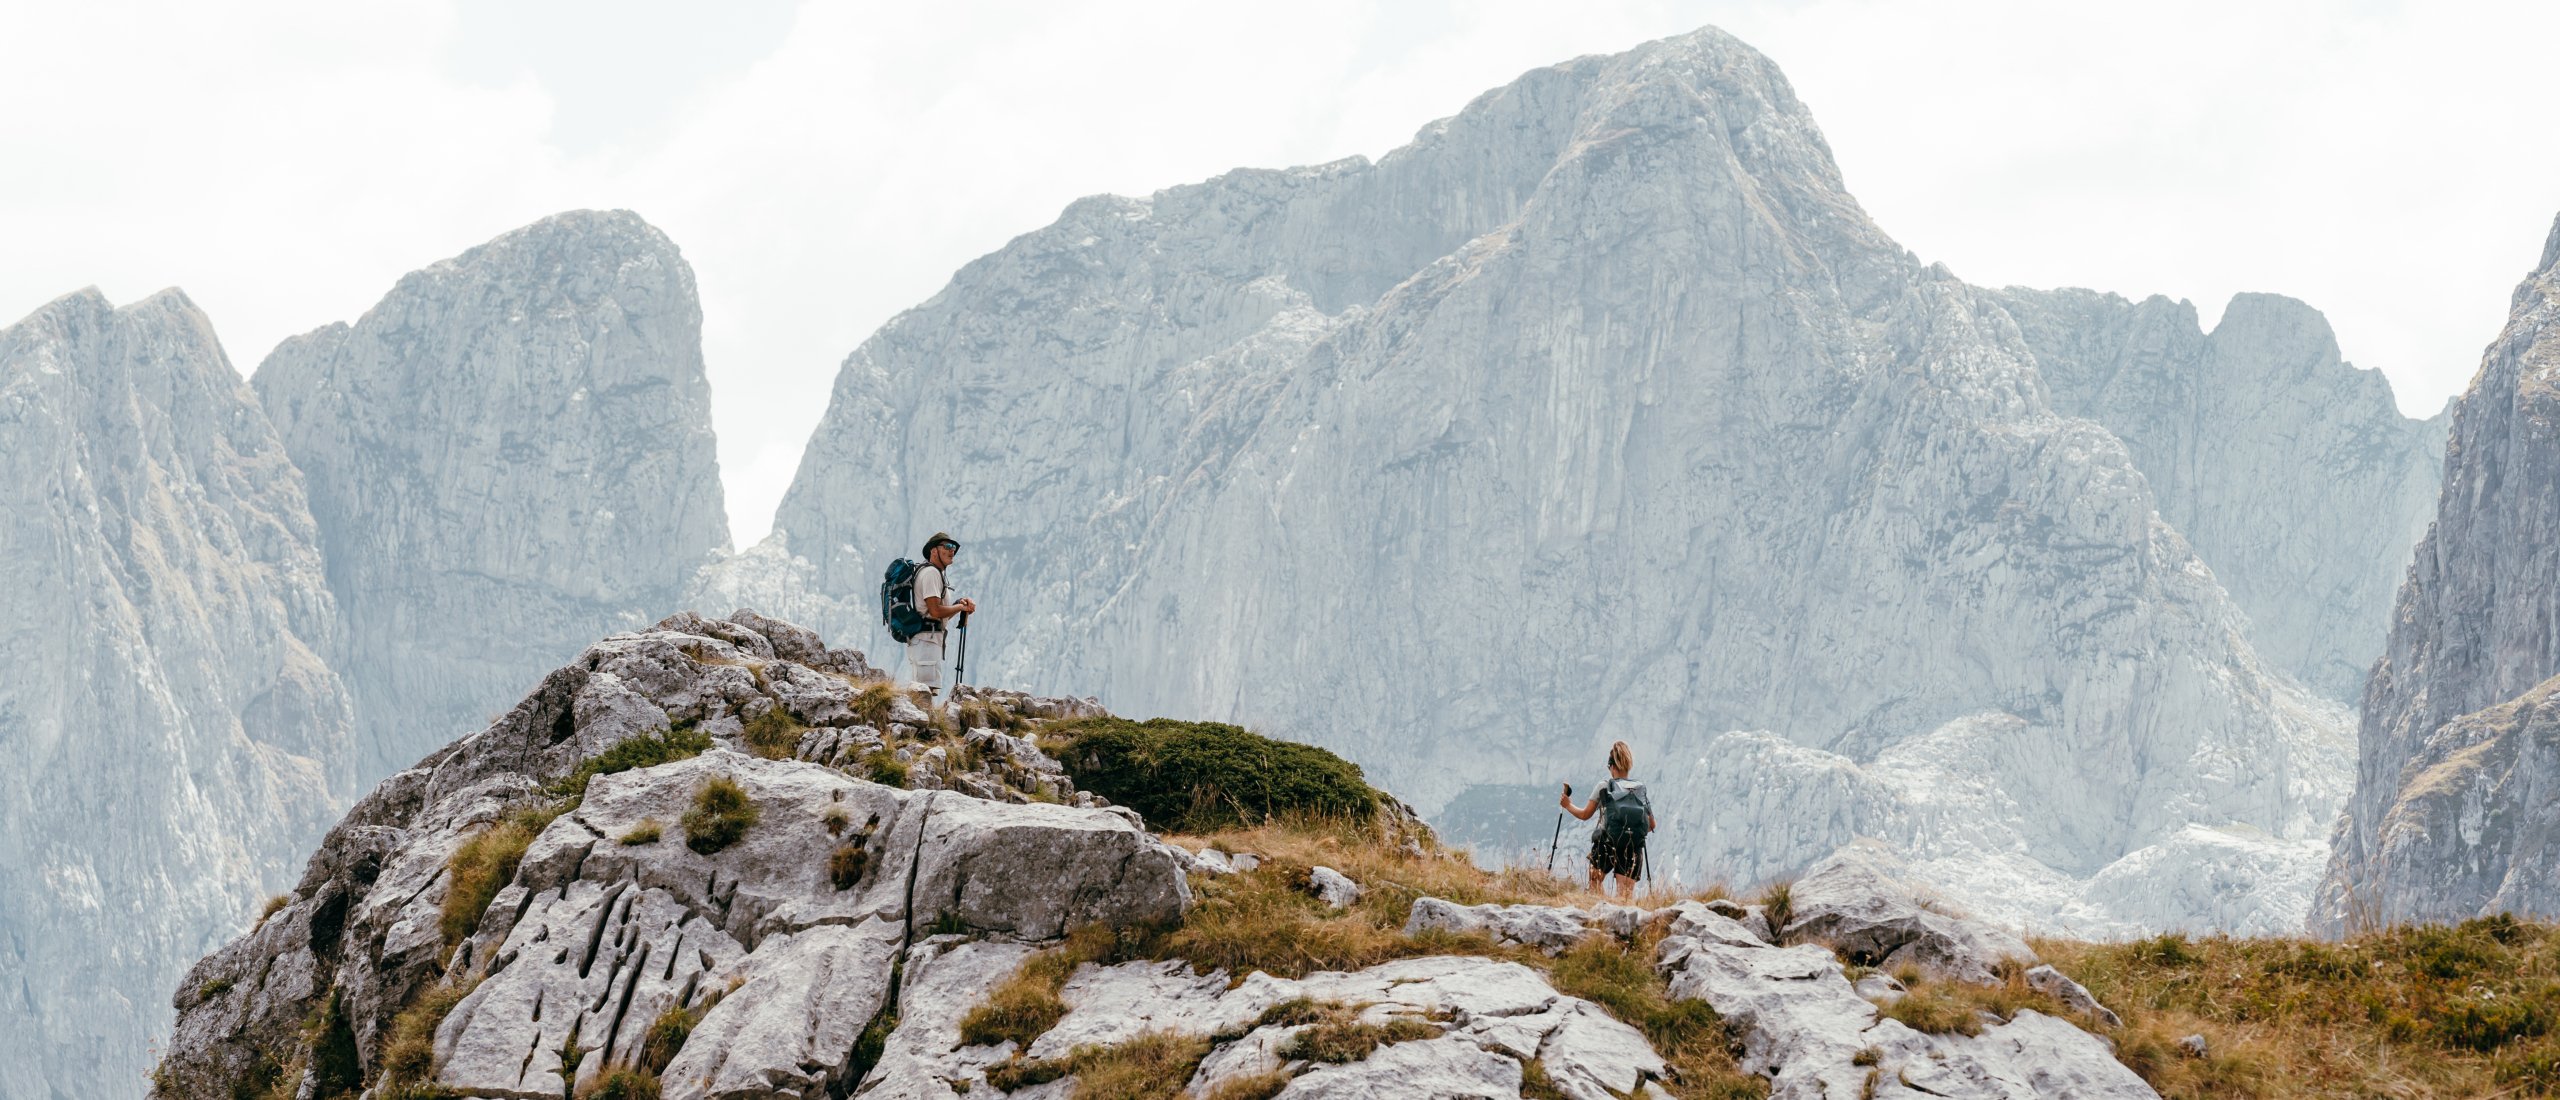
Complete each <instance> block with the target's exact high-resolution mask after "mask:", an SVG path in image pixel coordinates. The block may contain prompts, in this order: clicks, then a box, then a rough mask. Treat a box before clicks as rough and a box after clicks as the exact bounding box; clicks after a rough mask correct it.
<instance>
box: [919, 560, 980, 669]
mask: <svg viewBox="0 0 2560 1100" xmlns="http://www.w3.org/2000/svg"><path fill="white" fill-rule="evenodd" d="M959 556H960V540H958V539H955V538H952V537H951V536H950V535H947V534H944V533H942V532H940V531H936V532H934V533H933V537H932V538H929V539H926V540H925V541H924V567H923V568H921V569H918V570H916V580H915V584H916V603H915V605H916V609H917V610H920V611H922V612H924V616H925V619H926V620H927V622H928V623H929V624H930V625H928V626H927V627H926V628H925V629H924V630H923V631H921V632H919V633H918V634H916V635H915V636H914V637H912V638H909V639H907V668H908V670H909V671H910V672H912V673H914V675H915V681H916V682H917V683H919V684H923V685H924V686H925V690H927V691H939V690H941V687H942V640H943V638H944V637H945V636H947V635H948V634H949V633H950V620H952V619H954V618H957V617H959V616H962V615H966V614H968V613H970V612H972V611H975V610H977V609H978V601H976V600H964V599H953V598H951V597H952V596H953V593H952V591H951V580H950V571H951V559H953V558H956V557H959Z"/></svg>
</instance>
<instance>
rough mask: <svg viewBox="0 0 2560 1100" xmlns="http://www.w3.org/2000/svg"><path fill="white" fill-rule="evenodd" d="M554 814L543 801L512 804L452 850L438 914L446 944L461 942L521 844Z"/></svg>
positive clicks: (508, 877)
mask: <svg viewBox="0 0 2560 1100" xmlns="http://www.w3.org/2000/svg"><path fill="white" fill-rule="evenodd" d="M558 816H560V811H559V810H557V809H552V808H547V807H541V808H532V809H524V810H518V811H516V812H515V813H512V814H509V815H507V816H506V817H504V818H502V819H500V820H499V821H498V822H497V823H496V824H493V825H490V826H489V827H488V828H485V829H482V830H480V831H479V832H477V833H474V834H472V836H471V839H469V840H465V841H463V842H462V846H461V847H458V848H455V849H454V850H453V855H452V856H450V857H448V858H447V859H446V860H445V888H444V905H443V907H442V910H441V915H440V917H439V919H438V930H439V931H441V932H443V933H444V943H445V946H446V947H452V946H453V945H455V944H458V943H461V942H462V941H463V940H464V939H465V938H467V937H469V936H470V935H471V930H472V929H473V928H476V927H478V926H479V924H480V914H481V912H482V911H483V910H486V909H487V908H489V900H490V899H491V898H495V897H497V896H498V891H499V889H501V888H503V887H504V886H506V884H507V883H508V882H510V881H513V880H514V879H515V877H516V867H517V866H518V865H520V864H522V863H523V862H524V850H525V849H526V848H528V847H531V846H532V844H533V838H534V837H536V836H538V835H540V834H541V833H542V830H543V828H544V827H545V826H547V825H549V824H551V821H552V819H553V818H556V817H558Z"/></svg>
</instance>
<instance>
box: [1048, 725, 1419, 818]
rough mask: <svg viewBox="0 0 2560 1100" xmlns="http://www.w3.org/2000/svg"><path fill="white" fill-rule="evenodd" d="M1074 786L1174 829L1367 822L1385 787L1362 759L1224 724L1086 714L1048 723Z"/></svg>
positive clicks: (1057, 752)
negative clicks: (1372, 778) (1374, 782)
mask: <svg viewBox="0 0 2560 1100" xmlns="http://www.w3.org/2000/svg"><path fill="white" fill-rule="evenodd" d="M1042 734H1043V736H1044V737H1046V738H1051V739H1053V740H1051V742H1050V743H1051V744H1052V745H1054V746H1056V747H1055V748H1054V749H1053V750H1052V752H1051V755H1053V756H1056V757H1057V758H1058V760H1059V762H1060V763H1062V764H1065V765H1066V768H1067V774H1068V775H1069V776H1070V777H1071V778H1073V779H1074V780H1075V783H1076V786H1077V787H1078V788H1080V789H1083V790H1088V791H1092V792H1094V793H1095V794H1098V795H1101V796H1102V797H1104V798H1108V799H1110V800H1111V801H1112V802H1114V803H1117V804H1119V805H1122V806H1127V807H1129V808H1130V809H1133V810H1136V811H1138V813H1139V814H1140V815H1141V816H1143V817H1145V818H1146V819H1147V823H1148V825H1150V826H1151V827H1153V828H1155V829H1157V830H1160V831H1164V832H1174V833H1201V832H1208V831H1211V830H1215V829H1223V828H1228V827H1232V826H1248V825H1258V824H1261V823H1263V822H1265V821H1271V820H1284V821H1327V820H1330V821H1348V822H1353V823H1356V824H1359V825H1362V826H1366V825H1367V824H1368V823H1369V822H1370V821H1371V820H1372V819H1373V818H1374V817H1375V816H1376V813H1377V808H1378V792H1377V791H1375V790H1373V789H1371V788H1370V786H1369V784H1368V782H1367V781H1366V780H1365V779H1363V778H1362V777H1361V774H1360V766H1359V765H1357V764H1353V763H1352V762H1350V761H1348V760H1344V759H1343V758H1341V757H1339V756H1335V755H1334V754H1332V753H1330V752H1326V751H1325V750H1323V749H1320V748H1317V747H1315V746H1313V745H1301V744H1298V743H1297V742H1294V741H1279V740H1274V739H1272V738H1268V737H1264V736H1262V735H1260V734H1257V733H1254V732H1252V731H1250V730H1246V729H1242V728H1239V727H1236V726H1230V725H1226V724H1224V723H1220V722H1181V721H1176V720H1173V719H1170V718H1154V719H1149V720H1147V721H1144V722H1133V721H1130V720H1129V719H1126V718H1109V717H1104V718H1079V719H1075V720H1072V721H1067V722H1059V723H1055V724H1052V725H1050V726H1048V727H1046V728H1044V729H1043V730H1042Z"/></svg>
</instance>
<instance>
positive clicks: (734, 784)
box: [684, 775, 757, 856]
mask: <svg viewBox="0 0 2560 1100" xmlns="http://www.w3.org/2000/svg"><path fill="white" fill-rule="evenodd" d="M756 817H757V813H756V804H755V803H754V802H753V801H751V800H750V799H748V798H747V792H746V789H745V788H743V787H740V786H738V781H737V780H734V779H731V778H729V777H728V776H725V775H718V776H713V777H711V778H710V779H707V780H704V781H703V784H702V786H701V787H699V788H697V789H696V790H695V791H694V792H693V807H692V808H691V809H688V810H686V811H685V812H684V846H685V847H687V848H691V849H693V850H694V851H695V852H697V853H699V854H702V855H706V856H707V855H710V854H712V853H714V852H718V851H720V850H721V849H723V848H727V847H728V846H730V845H732V844H735V843H737V842H738V839H739V838H740V837H743V836H746V835H747V830H748V829H751V828H754V827H755V823H756Z"/></svg>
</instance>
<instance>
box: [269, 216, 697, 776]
mask: <svg viewBox="0 0 2560 1100" xmlns="http://www.w3.org/2000/svg"><path fill="white" fill-rule="evenodd" d="M701 327H702V311H701V306H700V305H699V303H698V302H697V301H696V298H695V294H694V284H693V272H692V269H691V268H690V267H688V266H687V265H686V264H685V261H684V258H683V257H682V256H681V255H679V254H678V253H677V251H676V247H675V244H674V243H673V242H671V241H669V240H668V239H667V238H666V236H665V235H664V234H662V233H660V232H658V231H657V230H656V229H654V228H652V227H650V226H649V225H648V224H647V223H645V222H642V221H641V220H640V219H639V218H638V217H637V216H635V215H632V214H630V213H627V212H620V211H616V212H609V213H596V212H585V211H581V212H575V213H568V214H561V215H557V216H555V217H551V218H547V219H544V220H543V221H540V222H537V223H535V224H533V225H530V226H527V227H525V228H523V229H519V230H516V231H515V232H512V233H509V234H507V235H505V236H502V237H499V238H498V239H496V240H494V241H491V242H489V243H488V244H485V245H482V246H480V247H478V248H474V249H472V250H471V251H469V252H465V253H463V254H462V255H460V256H457V257H454V258H453V259H450V260H446V261H444V262H441V263H438V264H435V265H433V266H430V267H428V268H426V269H424V270H421V271H417V272H413V273H411V274H410V275H408V276H407V277H405V278H403V279H401V281H400V283H399V285H398V286H396V287H394V288H393V289H392V291H391V292H390V293H389V294H388V295H386V296H385V297H384V298H383V300H382V301H381V303H380V304H378V305H376V306H375V307H374V308H373V309H372V310H371V311H369V312H367V313H366V314H365V315H364V317H363V318H361V319H359V320H357V321H356V322H355V323H354V324H352V325H348V324H333V325H330V326H328V327H326V328H322V329H319V330H316V331H313V332H310V333H307V334H305V335H302V336H298V337H295V338H293V339H291V340H288V341H286V342H285V343H284V344H283V345H282V346H279V347H278V348H276V350H275V351H274V353H273V354H271V355H269V356H268V357H267V360H266V362H264V363H263V364H261V365H260V366H259V368H258V373H257V377H256V379H255V380H254V385H255V386H256V388H257V392H258V396H259V399H260V400H261V401H263V402H264V404H265V407H266V410H267V415H268V416H269V417H271V418H272V419H273V420H274V421H275V423H276V427H277V429H278V430H279V431H280V432H282V434H283V436H284V440H285V447H286V449H287V451H289V452H290V453H291V454H292V456H293V461H294V463H295V464H296V465H298V466H299V467H300V468H301V469H302V471H303V474H304V475H305V477H306V478H307V479H308V484H309V487H310V498H311V511H312V515H313V516H314V517H315V518H316V519H317V520H318V521H319V524H320V532H321V542H322V545H323V547H324V549H325V550H326V552H327V556H328V568H329V583H330V588H331V590H332V591H333V592H334V593H335V594H336V596H337V601H338V609H339V612H340V614H341V616H342V621H343V623H344V624H345V626H344V634H345V637H346V639H347V645H346V659H345V661H344V663H342V664H340V665H339V670H340V671H341V673H343V674H344V675H345V676H346V677H347V680H348V683H349V685H350V686H351V688H352V689H353V690H354V692H355V695H356V704H357V710H358V715H359V717H360V719H361V721H360V724H359V727H358V728H359V732H360V736H361V740H362V744H361V746H360V748H361V749H362V752H363V757H362V760H361V762H360V763H361V769H360V770H361V773H362V775H363V776H364V777H365V778H366V779H368V780H369V779H372V778H374V777H378V776H381V775H384V774H388V773H389V772H391V771H392V770H394V769H396V768H398V767H400V766H402V765H404V764H406V763H408V762H409V761H411V760H415V759H417V758H418V757H419V756H421V755H423V754H425V753H426V752H427V751H429V750H430V749H433V748H434V747H436V746H438V745H442V744H444V743H445V742H447V741H449V740H451V739H453V738H455V737H457V736H460V735H462V734H464V733H467V732H470V731H471V730H474V729H478V728H480V727H481V726H483V725H485V724H487V722H488V720H489V717H490V715H491V714H493V713H495V712H496V711H498V710H500V709H503V708H504V707H505V706H506V705H507V700H509V699H511V698H513V697H514V694H515V693H516V692H517V691H520V690H521V689H522V687H523V685H524V684H525V683H527V682H530V681H531V680H533V679H534V678H536V677H539V676H540V675H542V673H543V672H545V671H546V670H549V669H551V668H554V667H556V666H558V665H559V664H560V663H561V662H563V661H566V660H568V659H569V658H570V657H572V656H574V655H575V654H576V653H577V652H578V651H579V650H580V649H581V648H582V647H584V646H585V645H586V644H587V643H588V642H589V641H591V640H593V639H595V638H597V637H600V636H602V635H604V634H606V633H610V632H612V631H615V630H628V629H634V628H637V627H640V626H644V625H646V624H647V623H649V622H651V621H654V620H655V619H656V618H658V617H659V616H661V615H664V614H666V613H667V612H669V611H672V610H675V609H676V608H677V607H678V606H680V604H681V603H682V601H683V596H684V594H685V591H686V586H687V585H688V584H689V583H690V582H691V580H692V578H693V576H694V574H695V572H696V571H697V570H698V569H699V568H700V567H701V566H702V565H703V564H704V562H705V561H706V560H708V558H709V556H710V555H711V554H712V553H713V552H714V551H716V550H719V549H722V548H724V547H725V546H726V545H727V542H728V532H727V520H726V519H725V517H724V515H723V513H722V510H721V494H720V482H719V470H718V463H717V459H716V457H715V455H714V454H713V447H712V433H711V413H710V390H709V387H708V385H707V384H706V382H705V381H704V377H703V365H702V342H701ZM492 624H505V625H504V627H503V628H493V626H492Z"/></svg>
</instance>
